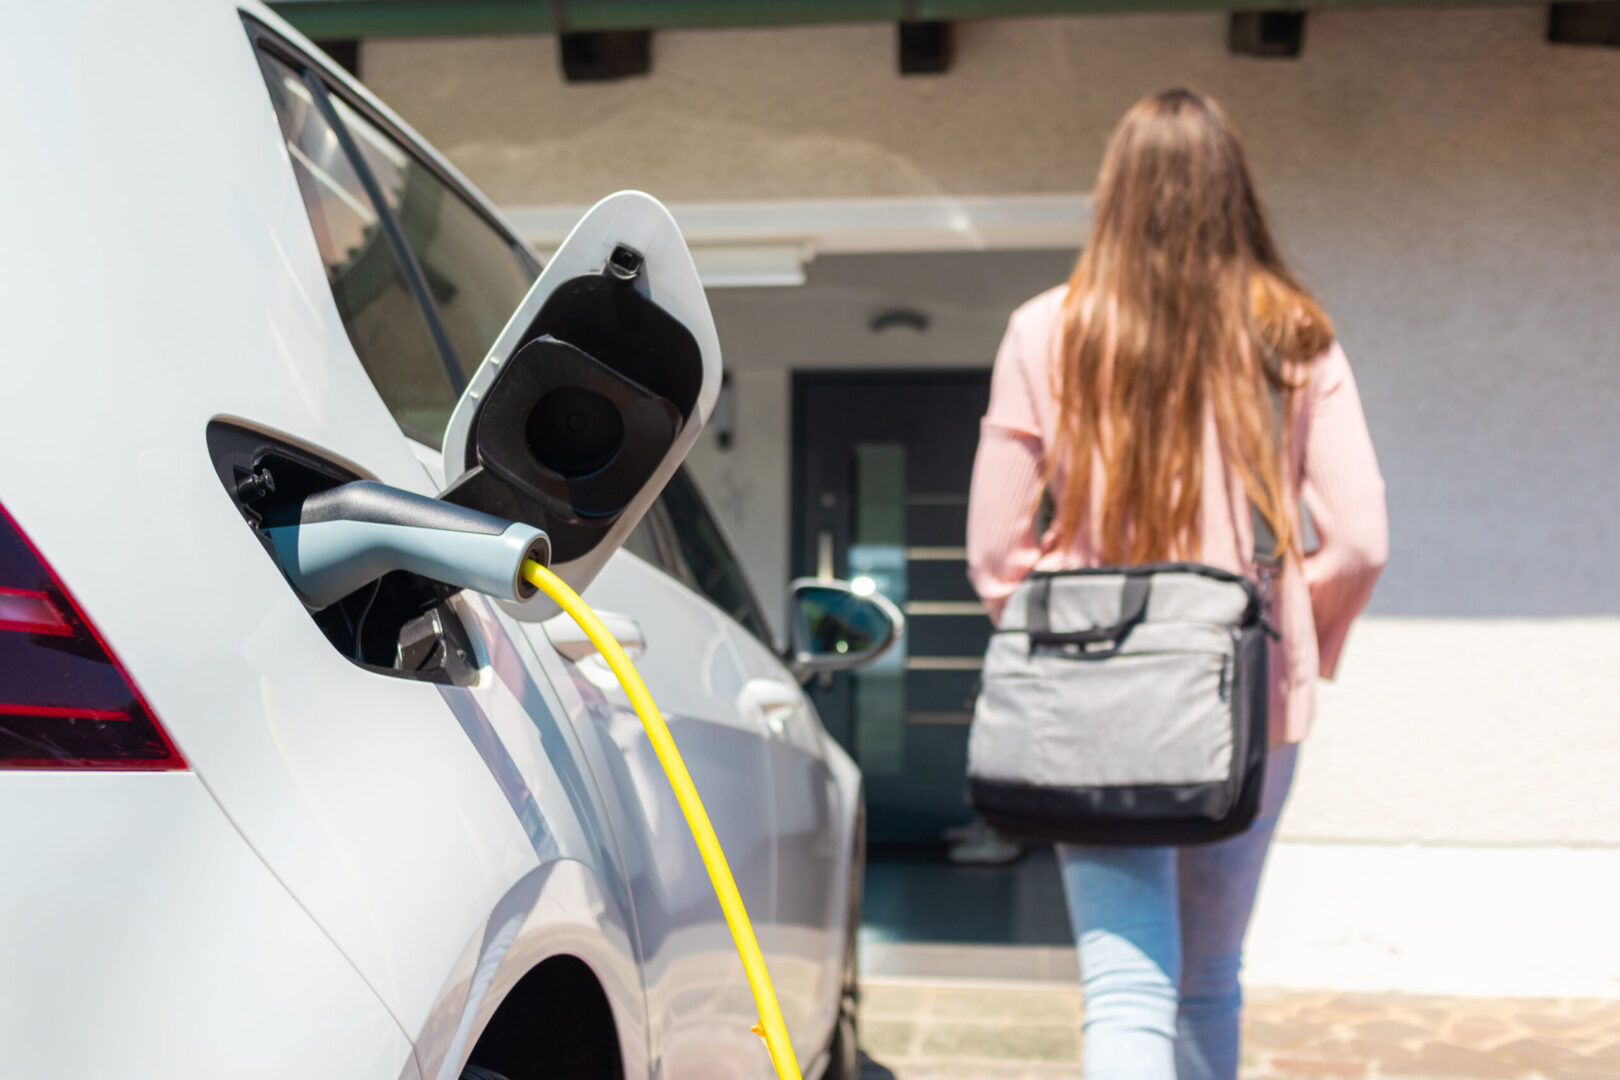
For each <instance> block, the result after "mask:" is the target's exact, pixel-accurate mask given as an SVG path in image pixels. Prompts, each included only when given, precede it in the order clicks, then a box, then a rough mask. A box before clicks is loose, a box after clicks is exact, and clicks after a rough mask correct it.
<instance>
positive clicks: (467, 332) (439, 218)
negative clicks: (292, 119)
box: [332, 97, 535, 384]
mask: <svg viewBox="0 0 1620 1080" xmlns="http://www.w3.org/2000/svg"><path fill="white" fill-rule="evenodd" d="M332 105H333V107H334V108H335V109H336V111H337V114H338V116H339V117H341V118H342V120H343V126H344V127H346V128H348V129H349V131H350V132H351V133H352V134H353V135H354V141H355V145H356V146H357V147H358V148H359V150H360V156H361V157H362V158H364V159H365V163H366V167H367V168H368V169H370V170H371V175H372V176H374V177H376V180H377V187H378V188H379V189H381V191H382V194H383V201H384V202H385V203H387V205H388V209H389V210H390V211H392V212H393V215H394V218H395V220H397V221H398V222H399V228H400V232H402V233H403V234H404V237H405V243H406V245H407V246H409V247H410V249H411V253H412V254H413V255H415V256H416V261H417V264H418V265H419V266H421V268H422V276H423V277H424V278H425V279H426V283H427V287H428V292H429V294H430V295H431V296H432V297H433V307H434V309H435V312H436V313H437V315H438V317H439V322H440V324H441V325H443V327H444V332H445V336H446V337H448V338H449V339H450V348H451V351H452V352H454V353H455V356H456V363H457V366H458V367H459V368H460V370H461V379H462V383H463V384H465V383H467V382H470V381H472V377H473V372H475V371H477V370H478V365H479V364H481V363H483V360H484V355H485V354H486V353H487V352H489V347H490V346H491V345H493V344H494V343H495V338H496V336H497V335H499V334H500V332H501V328H502V327H504V326H505V325H506V321H507V320H508V319H510V318H511V317H512V312H514V311H516V310H517V308H518V304H519V303H521V302H522V300H523V297H524V296H525V295H526V294H527V293H528V291H529V286H530V285H532V284H533V283H534V278H535V274H534V273H533V271H532V270H531V269H530V267H529V264H528V262H527V261H526V260H525V259H524V258H523V257H522V256H521V255H520V254H519V252H518V250H517V248H516V245H514V244H513V243H512V241H510V240H508V239H507V238H506V237H504V236H502V235H501V234H500V233H499V232H497V231H496V230H495V228H494V227H493V226H491V225H490V223H489V222H488V221H487V220H485V218H484V216H483V215H482V214H480V213H478V211H476V210H474V209H473V208H472V206H471V205H469V204H468V202H467V201H466V200H465V199H463V198H462V197H461V196H460V195H458V194H456V192H455V191H453V190H451V188H450V187H448V186H447V185H446V184H444V183H443V182H442V181H441V180H440V179H439V178H438V176H436V175H435V174H434V173H433V172H431V171H430V170H429V169H428V168H427V166H425V165H424V164H422V162H420V161H418V160H417V159H416V158H415V157H413V156H412V155H411V154H410V153H409V152H408V151H407V150H405V148H404V147H402V146H400V144H399V143H397V142H395V141H394V140H393V139H391V138H389V137H388V136H387V135H385V134H383V132H382V131H381V130H379V129H378V128H377V127H376V126H375V125H373V124H372V123H371V122H370V121H368V120H366V119H365V118H364V117H362V116H361V115H360V114H359V113H357V112H355V111H354V109H353V108H351V107H350V106H349V104H348V103H347V102H345V101H344V100H343V99H342V98H339V97H334V98H333V99H332Z"/></svg>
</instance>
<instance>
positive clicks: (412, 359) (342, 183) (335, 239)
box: [259, 53, 458, 447]
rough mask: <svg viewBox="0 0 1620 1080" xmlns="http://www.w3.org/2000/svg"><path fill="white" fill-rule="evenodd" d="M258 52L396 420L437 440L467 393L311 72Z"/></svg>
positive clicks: (348, 316) (328, 257)
mask: <svg viewBox="0 0 1620 1080" xmlns="http://www.w3.org/2000/svg"><path fill="white" fill-rule="evenodd" d="M259 62H260V64H261V65H262V66H263V69H264V75H265V81H266V82H267V83H268V84H269V88H270V100H271V101H272V102H273V103H274V105H275V110H276V116H277V118H278V119H279V120H280V122H281V134H282V137H283V138H285V139H286V141H287V153H288V155H289V156H290V157H291V158H292V163H293V172H294V174H295V175H296V176H297V178H298V190H299V192H300V193H301V194H302V195H303V198H304V209H305V210H306V211H307V212H308V214H309V223H310V227H311V228H312V229H313V230H314V232H315V242H316V245H317V246H318V247H319V249H320V254H321V262H322V263H324V264H325V266H326V276H327V280H328V282H329V283H330V284H331V286H332V296H333V299H335V300H336V301H337V308H338V312H339V314H340V315H341V316H342V317H343V326H344V329H346V330H347V331H348V333H349V340H350V342H351V343H353V345H354V351H355V353H356V354H357V355H358V356H359V357H360V363H361V364H362V365H364V366H365V369H366V374H367V375H369V376H370V377H371V381H372V383H373V385H375V386H376V388H377V392H378V393H379V394H381V395H382V399H383V402H384V403H385V404H386V405H387V406H388V410H389V412H391V413H392V414H393V416H394V420H395V422H397V423H398V424H399V426H400V427H401V428H402V429H403V430H404V432H405V433H406V434H407V435H409V436H410V437H412V438H414V439H418V440H420V441H422V442H425V443H428V444H430V445H432V446H435V447H437V446H438V445H439V444H440V442H441V440H442V437H443V433H444V427H445V424H447V423H448V422H449V419H450V412H451V410H452V409H454V408H455V404H456V398H457V396H458V394H457V391H456V389H455V387H454V386H453V385H452V384H451V382H450V376H449V374H448V373H447V372H446V371H445V367H444V359H443V356H442V355H441V354H440V352H439V350H438V348H437V346H436V345H435V344H434V341H433V335H432V332H431V330H430V329H429V326H428V323H427V319H426V317H425V316H424V315H423V312H422V309H421V307H420V306H419V305H418V304H417V302H416V298H415V296H414V295H413V294H412V292H411V289H410V287H409V285H408V284H407V283H406V280H405V276H404V270H403V268H402V267H401V265H400V261H399V258H398V255H397V254H396V253H395V250H394V248H393V246H392V245H391V244H390V243H389V242H388V237H387V235H386V234H385V232H384V230H383V228H382V226H381V224H380V222H379V219H378V214H377V207H376V205H375V204H374V203H373V202H372V201H371V199H370V198H369V197H368V196H367V195H366V191H365V188H364V186H362V184H361V183H360V178H359V176H358V175H357V174H356V172H355V169H354V166H353V164H352V163H351V162H350V161H349V159H348V157H347V156H346V155H345V154H344V152H343V148H342V145H341V144H340V142H339V140H338V137H337V133H336V132H335V131H333V129H332V127H331V125H330V124H328V123H327V121H326V118H325V117H324V116H323V115H322V113H321V111H320V109H319V108H318V107H317V106H316V104H315V101H314V98H313V96H312V94H311V92H310V89H309V87H308V86H307V85H306V84H305V83H304V80H303V78H302V77H301V76H300V75H299V74H298V73H297V72H296V71H294V70H293V69H292V68H291V67H289V66H288V65H286V64H284V63H282V62H281V61H280V60H278V59H276V58H275V57H273V56H269V55H266V54H263V53H261V54H260V57H259Z"/></svg>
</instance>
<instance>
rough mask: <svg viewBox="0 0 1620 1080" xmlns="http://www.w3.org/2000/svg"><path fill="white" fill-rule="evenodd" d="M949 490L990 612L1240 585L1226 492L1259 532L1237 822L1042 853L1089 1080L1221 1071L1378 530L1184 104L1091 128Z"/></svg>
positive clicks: (1357, 444)
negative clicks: (1107, 578) (1051, 585)
mask: <svg viewBox="0 0 1620 1080" xmlns="http://www.w3.org/2000/svg"><path fill="white" fill-rule="evenodd" d="M970 503H971V505H970V507H969V514H968V563H969V575H970V576H971V578H972V580H973V584H974V587H975V588H976V589H977V591H978V593H979V595H980V596H981V597H982V598H983V600H984V602H985V605H986V607H987V608H988V610H989V612H990V615H991V618H992V619H993V620H999V618H1000V614H1001V608H1002V606H1003V605H1004V604H1005V602H1006V600H1007V597H1008V596H1009V595H1010V594H1011V593H1012V592H1013V591H1014V590H1015V589H1016V588H1017V586H1018V585H1019V583H1020V582H1021V581H1022V580H1023V579H1024V578H1025V577H1026V576H1027V575H1028V574H1029V573H1030V572H1031V571H1034V570H1043V571H1044V570H1063V569H1073V568H1079V567H1095V566H1137V565H1142V564H1146V563H1155V562H1167V561H1175V560H1187V561H1197V562H1201V563H1206V564H1209V565H1213V566H1216V567H1220V568H1223V569H1226V570H1231V571H1234V572H1237V573H1242V574H1246V575H1249V576H1250V577H1255V576H1256V574H1257V570H1256V567H1254V566H1252V565H1250V564H1251V562H1252V560H1251V558H1250V553H1252V552H1253V550H1254V547H1253V544H1254V537H1253V533H1254V529H1253V526H1252V524H1251V513H1250V509H1249V508H1250V506H1251V504H1252V506H1253V508H1254V510H1255V511H1257V512H1258V514H1259V515H1260V516H1261V517H1263V518H1264V520H1265V522H1266V523H1267V524H1269V526H1270V528H1271V531H1272V532H1274V533H1275V534H1276V538H1277V544H1278V550H1279V551H1280V552H1281V553H1282V556H1283V564H1282V570H1281V573H1280V576H1278V578H1277V580H1276V582H1275V599H1274V607H1273V610H1272V620H1273V624H1274V625H1275V626H1276V628H1277V630H1278V634H1277V640H1276V642H1275V643H1274V644H1273V645H1272V646H1271V650H1272V651H1271V657H1270V666H1269V670H1270V679H1271V687H1270V712H1269V723H1270V735H1271V745H1272V751H1271V754H1270V756H1269V758H1268V761H1267V765H1266V773H1265V782H1264V788H1263V792H1264V794H1263V799H1262V805H1261V811H1260V814H1259V817H1258V819H1257V820H1256V821H1255V823H1254V825H1253V826H1252V827H1250V828H1249V829H1248V830H1247V831H1245V832H1243V833H1241V834H1239V835H1237V836H1234V837H1231V838H1229V839H1226V840H1221V841H1218V842H1215V843H1211V844H1204V845H1197V846H1187V847H1179V848H1177V847H1117V846H1108V847H1076V846H1068V845H1059V847H1058V858H1059V862H1060V865H1061V868H1062V874H1063V883H1064V888H1065V891H1066V894H1067V896H1068V903H1069V913H1070V917H1071V919H1072V921H1073V924H1074V932H1075V937H1076V940H1077V944H1078V947H1079V953H1080V971H1081V979H1082V982H1083V986H1084V994H1085V1072H1086V1076H1087V1077H1088V1080H1172V1078H1177V1080H1232V1078H1234V1077H1235V1076H1236V1075H1237V1067H1238V1030H1239V1028H1238V1025H1239V1013H1240V1011H1241V1008H1242V992H1241V990H1240V988H1239V984H1238V971H1239V967H1240V963H1241V955H1242V944H1243V937H1244V933H1245V931H1246V930H1247V928H1248V924H1249V916H1250V912H1251V910H1252V908H1253V905H1254V899H1255V893H1256V891H1257V889H1258V886H1259V879H1260V871H1261V867H1262V866H1263V864H1264V862H1265V856H1266V850H1267V848H1268V846H1269V844H1270V841H1271V836H1272V833H1273V831H1274V830H1275V826H1276V823H1277V816H1278V813H1279V812H1280V811H1281V809H1282V805H1283V801H1284V799H1285V798H1286V797H1287V794H1288V789H1289V785H1290V783H1291V782H1292V780H1293V773H1294V763H1295V758H1296V747H1297V744H1298V743H1299V741H1300V740H1301V739H1303V738H1304V736H1305V733H1306V731H1307V729H1308V728H1309V726H1310V722H1311V715H1312V710H1313V705H1314V684H1315V681H1316V679H1317V678H1318V676H1321V677H1331V676H1332V675H1333V673H1334V670H1335V668H1336V667H1337V665H1338V662H1339V653H1340V650H1341V649H1342V647H1343V645H1344V641H1345V636H1346V634H1347V632H1348V631H1349V628H1350V623H1351V621H1352V620H1353V619H1354V618H1355V617H1356V616H1357V615H1358V614H1359V613H1360V612H1361V610H1362V608H1363V607H1364V606H1365V605H1366V602H1367V599H1368V597H1369V596H1370V594H1371V592H1372V587H1373V583H1374V581H1375V580H1376V579H1377V577H1378V574H1379V571H1380V570H1381V569H1382V568H1383V564H1384V560H1385V557H1386V552H1387V547H1388V532H1387V523H1386V518H1385V508H1384V484H1383V479H1382V477H1381V476H1380V475H1379V472H1378V463H1377V461H1376V459H1375V458H1374V456H1373V449H1372V442H1371V440H1370V438H1369V436H1368V433H1367V425H1366V421H1365V419H1364V418H1363V415H1362V410H1361V402H1360V398H1359V396H1358V395H1357V392H1356V384H1355V380H1354V379H1353V378H1352V376H1351V373H1350V367H1349V363H1348V362H1347V361H1346V359H1345V356H1344V352H1343V351H1342V350H1341V349H1340V348H1339V346H1338V344H1337V342H1336V340H1335V338H1334V333H1333V325H1332V323H1331V322H1329V320H1328V317H1327V316H1326V315H1325V314H1324V313H1323V311H1322V309H1321V307H1320V306H1319V305H1318V304H1317V302H1316V300H1315V299H1313V298H1312V296H1311V295H1310V293H1309V292H1307V291H1306V290H1305V288H1304V286H1302V285H1301V284H1300V283H1299V281H1298V280H1297V279H1296V278H1295V277H1294V276H1293V274H1291V273H1290V272H1289V270H1288V268H1287V267H1286V266H1285V265H1284V264H1283V262H1282V259H1281V257H1280V256H1279V254H1278V251H1277V246H1276V244H1275V243H1274V242H1273V240H1272V237H1271V232H1270V229H1269V228H1268V226H1267V224H1266V220H1265V216H1264V215H1263V214H1262V212H1261V208H1260V203H1259V200H1258V199H1257V198H1256V196H1255V192H1254V187H1253V184H1252V182H1251V180H1250V177H1249V170H1248V166H1247V165H1246V164H1245V162H1244V156H1243V150H1242V147H1241V145H1240V144H1239V142H1238V139H1237V135H1236V133H1235V132H1234V131H1233V129H1232V126H1231V124H1230V123H1229V122H1228V120H1227V118H1226V115H1225V113H1224V112H1223V111H1222V110H1221V108H1220V106H1219V105H1217V104H1216V103H1215V102H1214V101H1213V100H1212V99H1210V98H1209V97H1207V96H1205V95H1203V94H1200V93H1197V92H1195V91H1191V90H1184V89H1177V90H1169V91H1166V92H1164V93H1161V94H1156V95H1154V96H1152V97H1149V98H1146V99H1144V100H1142V101H1140V102H1138V103H1137V104H1136V105H1134V106H1132V107H1131V109H1130V110H1129V111H1128V112H1127V113H1126V114H1125V117H1124V119H1123V120H1121V121H1120V124H1119V126H1118V128H1117V129H1116V130H1115V131H1114V133H1113V135H1112V137H1111V138H1110V140H1109V142H1108V147H1107V150H1106V151H1105V153H1104V155H1103V161H1102V168H1101V171H1100V174H1099V176H1098V179H1097V186H1096V192H1095V202H1094V216H1093V220H1092V226H1091V236H1090V240H1089V242H1088V243H1087V244H1086V247H1085V249H1084V251H1083V252H1082V254H1081V255H1080V258H1079V261H1078V262H1077V263H1076V265H1075V268H1074V273H1073V274H1072V276H1071V277H1070V278H1069V281H1068V283H1067V285H1064V286H1060V287H1058V288H1055V289H1052V290H1050V291H1048V292H1046V293H1043V294H1041V295H1040V296H1037V297H1036V298H1035V299H1033V300H1031V301H1029V302H1028V303H1026V304H1025V305H1024V306H1023V307H1021V308H1019V309H1018V311H1017V312H1016V313H1014V315H1013V316H1012V319H1011V321H1010V323H1009V325H1008V328H1007V335H1006V338H1005V340H1004V341H1003V342H1002V345H1001V349H1000V352H999V353H998V354H997V356H996V363H995V372H994V375H993V377H992V383H991V395H990V406H989V410H988V412H987V413H986V415H985V418H984V422H983V427H982V431H981V435H980V443H979V452H978V458H977V460H976V462H975V464H974V472H973V485H972V493H971V499H970ZM1301 503H1303V505H1304V507H1305V509H1306V511H1308V513H1309V516H1310V521H1311V524H1312V526H1313V527H1314V532H1315V536H1316V542H1315V544H1314V546H1313V547H1311V548H1310V549H1309V550H1307V549H1306V546H1305V543H1304V541H1303V534H1304V527H1303V524H1302V521H1301V513H1300V510H1299V507H1300V504H1301ZM1043 504H1044V505H1045V506H1046V508H1047V512H1045V513H1042V512H1041V511H1040V509H1039V508H1040V507H1042V505H1043ZM1038 520H1039V522H1040V527H1039V528H1037V521H1038ZM1122 722H1127V721H1125V720H1123V719H1122Z"/></svg>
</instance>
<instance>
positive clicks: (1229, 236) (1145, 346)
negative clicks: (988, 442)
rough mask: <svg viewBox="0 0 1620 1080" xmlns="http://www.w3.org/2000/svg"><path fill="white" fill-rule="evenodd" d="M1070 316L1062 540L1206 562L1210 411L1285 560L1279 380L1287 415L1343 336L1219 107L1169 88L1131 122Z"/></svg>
mask: <svg viewBox="0 0 1620 1080" xmlns="http://www.w3.org/2000/svg"><path fill="white" fill-rule="evenodd" d="M1063 313H1064V325H1063V344H1062V352H1061V360H1060V363H1059V365H1058V369H1057V371H1056V372H1055V382H1056V390H1057V392H1058V401H1059V403H1060V404H1059V423H1058V433H1057V434H1058V437H1057V445H1056V447H1055V452H1054V453H1053V454H1052V455H1050V456H1049V458H1048V463H1047V480H1048V483H1049V484H1050V485H1051V490H1052V491H1053V493H1054V495H1055V496H1056V511H1057V513H1056V519H1055V521H1054V523H1053V524H1054V526H1055V528H1056V530H1057V538H1058V541H1059V543H1060V545H1062V546H1067V545H1068V544H1070V543H1072V542H1073V541H1074V539H1075V537H1076V536H1077V535H1078V534H1079V532H1080V530H1081V528H1083V527H1086V526H1087V525H1088V524H1089V526H1090V527H1091V528H1092V530H1093V532H1094V535H1095V539H1096V542H1097V545H1098V548H1099V554H1100V556H1101V558H1102V560H1103V561H1104V562H1106V563H1112V564H1139V563H1145V562H1154V561H1159V560H1165V559H1172V558H1193V557H1197V553H1198V548H1199V544H1198V529H1199V525H1200V505H1201V501H1202V500H1201V495H1202V486H1203V467H1204V462H1203V454H1202V448H1203V440H1204V430H1205V423H1206V420H1205V417H1206V414H1207V412H1213V414H1214V419H1215V428H1216V432H1217V434H1218V436H1219V439H1220V446H1221V452H1222V454H1223V456H1224V457H1225V459H1226V461H1227V463H1228V465H1229V467H1230V468H1231V469H1232V470H1233V471H1234V472H1235V473H1236V475H1237V477H1238V479H1239V480H1241V481H1242V484H1243V488H1244V490H1245V491H1246V492H1248V493H1249V495H1250V497H1251V498H1252V499H1253V500H1254V502H1255V505H1256V506H1257V507H1258V508H1259V509H1260V512H1261V513H1262V514H1263V515H1264V516H1265V518H1266V520H1267V521H1268V522H1269V523H1270V524H1271V527H1272V529H1273V530H1274V531H1275V532H1276V534H1277V539H1278V544H1279V550H1286V549H1287V548H1288V546H1289V545H1290V544H1291V543H1292V541H1293V530H1292V526H1291V524H1290V516H1289V514H1288V513H1287V510H1286V505H1287V495H1286V482H1285V480H1284V477H1283V466H1282V461H1281V459H1280V455H1279V454H1278V453H1277V447H1278V446H1280V445H1281V442H1282V440H1281V438H1279V437H1278V436H1280V435H1281V433H1280V432H1278V433H1274V431H1273V428H1274V426H1275V420H1274V417H1273V411H1274V410H1273V409H1272V407H1271V395H1270V392H1269V387H1268V383H1269V384H1271V385H1275V386H1278V387H1280V388H1281V392H1282V393H1283V395H1284V402H1285V405H1290V404H1291V402H1289V401H1288V399H1289V398H1290V397H1291V396H1292V391H1293V384H1294V382H1295V381H1296V380H1295V379H1294V378H1292V377H1291V375H1290V373H1291V372H1294V371H1297V370H1298V369H1299V366H1300V365H1302V364H1303V363H1305V362H1307V361H1309V360H1310V359H1311V358H1313V357H1315V356H1317V355H1318V354H1320V353H1321V352H1322V351H1323V350H1325V349H1326V348H1327V347H1328V346H1329V345H1331V344H1332V343H1333V327H1332V324H1331V323H1330V322H1329V321H1328V318H1327V316H1326V315H1325V314H1323V312H1322V309H1321V308H1320V307H1319V306H1317V303H1316V301H1315V300H1314V299H1312V297H1311V295H1310V293H1308V292H1306V291H1305V288H1304V287H1303V286H1302V285H1300V283H1299V282H1298V281H1297V280H1296V279H1295V278H1294V276H1293V275H1292V274H1291V273H1289V271H1288V268H1287V267H1286V266H1284V265H1283V262H1282V259H1281V257H1280V256H1279V255H1278V252H1277V247H1276V244H1275V243H1274V242H1273V241H1272V238H1271V230H1270V229H1269V228H1268V227H1267V225H1266V220H1265V216H1264V215H1263V214H1262V212H1261V209H1260V203H1259V200H1258V199H1257V198H1256V197H1255V193H1254V186H1253V184H1252V182H1251V181H1250V178H1249V168H1248V165H1247V164H1246V163H1245V162H1244V159H1243V148H1242V146H1241V145H1240V144H1239V143H1238V139H1237V134H1236V133H1235V132H1234V131H1233V129H1232V125H1231V123H1230V122H1229V121H1228V120H1227V118H1226V114H1225V113H1224V112H1223V111H1222V110H1221V107H1220V106H1219V105H1217V104H1216V103H1215V101H1214V100H1213V99H1211V98H1209V97H1207V96H1205V95H1203V94H1200V93H1198V92H1196V91H1193V90H1184V89H1176V90H1167V91H1165V92H1163V93H1160V94H1155V95H1153V96H1152V97H1148V98H1144V99H1143V100H1141V101H1139V102H1137V103H1136V104H1135V105H1133V106H1131V108H1130V111H1128V112H1127V113H1126V114H1125V117H1124V119H1123V120H1121V121H1120V123H1119V126H1118V127H1117V128H1116V129H1115V130H1114V133H1113V135H1112V136H1111V137H1110V138H1109V141H1108V148H1107V150H1106V151H1105V152H1104V154H1103V161H1102V169H1101V171H1100V173H1099V175H1098V178H1097V189H1096V194H1095V199H1094V211H1093V218H1092V225H1091V238H1090V241H1089V242H1088V243H1087V244H1086V247H1085V249H1084V251H1083V252H1082V253H1081V255H1080V259H1079V261H1078V262H1077V263H1076V264H1075V268H1074V273H1073V275H1072V276H1071V277H1070V278H1069V291H1068V296H1067V298H1066V299H1065V300H1064V309H1063ZM1284 415H1285V416H1286V415H1292V412H1291V409H1285V410H1284ZM1284 426H1285V427H1286V425H1284ZM1094 463H1100V465H1101V478H1102V481H1103V482H1102V490H1101V491H1100V492H1096V491H1094V490H1093V483H1094V476H1093V469H1094V467H1095V465H1094ZM1098 496H1100V500H1098V505H1097V506H1094V505H1093V502H1094V499H1096V498H1097V497H1098ZM1094 510H1097V511H1098V513H1097V516H1096V518H1095V520H1092V518H1091V515H1092V513H1093V511H1094Z"/></svg>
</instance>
